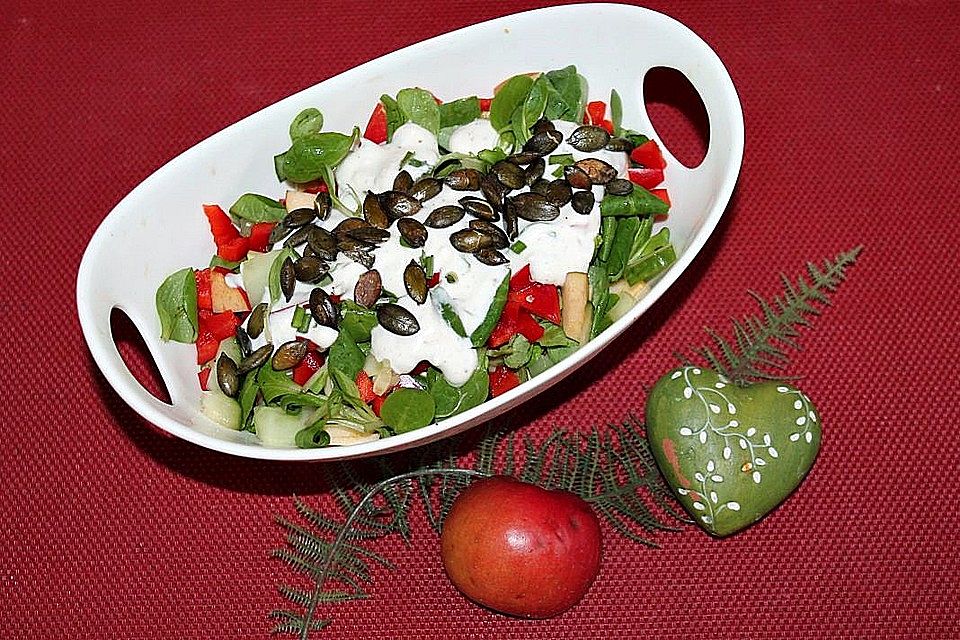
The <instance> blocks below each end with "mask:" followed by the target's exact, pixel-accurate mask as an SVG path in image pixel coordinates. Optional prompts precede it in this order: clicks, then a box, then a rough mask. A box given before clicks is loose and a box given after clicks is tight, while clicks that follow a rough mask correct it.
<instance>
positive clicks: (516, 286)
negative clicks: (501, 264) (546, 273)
mask: <svg viewBox="0 0 960 640" xmlns="http://www.w3.org/2000/svg"><path fill="white" fill-rule="evenodd" d="M531 284H533V279H532V278H531V277H530V265H529V264H525V265H523V268H522V269H520V271H517V272H516V273H515V274H513V276H512V277H511V278H510V291H520V290H522V289H526V288H527V287H529V286H530V285H531Z"/></svg>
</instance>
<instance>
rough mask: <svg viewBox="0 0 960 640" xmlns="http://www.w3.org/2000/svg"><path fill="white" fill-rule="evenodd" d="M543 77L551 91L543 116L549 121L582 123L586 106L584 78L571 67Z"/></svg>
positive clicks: (585, 82)
mask: <svg viewBox="0 0 960 640" xmlns="http://www.w3.org/2000/svg"><path fill="white" fill-rule="evenodd" d="M544 75H545V78H546V81H547V82H548V83H549V85H550V88H551V89H552V90H551V91H550V92H549V99H548V100H547V105H546V108H545V109H544V113H543V115H544V116H545V117H547V118H549V119H550V120H569V121H570V122H576V123H580V122H582V121H583V110H584V107H585V106H586V104H587V80H586V78H584V77H583V76H581V75H580V74H579V73H577V68H576V67H575V66H573V65H570V66H568V67H564V68H563V69H557V70H555V71H548V72H547V73H546V74H544Z"/></svg>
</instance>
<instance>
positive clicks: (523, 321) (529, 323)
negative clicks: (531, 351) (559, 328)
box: [517, 309, 543, 342]
mask: <svg viewBox="0 0 960 640" xmlns="http://www.w3.org/2000/svg"><path fill="white" fill-rule="evenodd" d="M517 333H519V334H520V335H522V336H523V337H524V338H526V339H527V341H528V342H536V341H537V340H539V339H540V338H542V337H543V327H542V326H540V323H539V322H537V321H536V320H534V319H533V316H532V315H530V312H529V311H527V310H525V309H520V313H518V314H517Z"/></svg>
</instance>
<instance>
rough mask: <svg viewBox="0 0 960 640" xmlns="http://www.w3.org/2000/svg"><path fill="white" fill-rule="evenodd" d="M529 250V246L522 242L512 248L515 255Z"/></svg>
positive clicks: (519, 241) (518, 241)
mask: <svg viewBox="0 0 960 640" xmlns="http://www.w3.org/2000/svg"><path fill="white" fill-rule="evenodd" d="M526 248H527V245H525V244H524V243H523V241H522V240H517V241H516V242H514V243H513V245H511V246H510V251H513V252H514V253H523V250H524V249H526Z"/></svg>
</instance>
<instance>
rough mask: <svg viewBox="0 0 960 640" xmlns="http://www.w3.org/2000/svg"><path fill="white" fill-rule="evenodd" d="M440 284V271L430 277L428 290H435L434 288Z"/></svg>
mask: <svg viewBox="0 0 960 640" xmlns="http://www.w3.org/2000/svg"><path fill="white" fill-rule="evenodd" d="M438 284H440V272H439V271H434V272H433V275H432V276H430V279H429V280H427V288H428V289H433V288H434V287H435V286H437V285H438Z"/></svg>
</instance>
